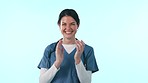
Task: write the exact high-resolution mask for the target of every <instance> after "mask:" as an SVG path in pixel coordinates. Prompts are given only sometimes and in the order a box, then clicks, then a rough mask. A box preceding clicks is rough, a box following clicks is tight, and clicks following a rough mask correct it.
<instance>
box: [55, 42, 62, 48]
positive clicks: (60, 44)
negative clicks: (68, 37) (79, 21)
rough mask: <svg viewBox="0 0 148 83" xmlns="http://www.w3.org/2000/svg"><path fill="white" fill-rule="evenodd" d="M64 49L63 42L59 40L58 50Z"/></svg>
mask: <svg viewBox="0 0 148 83" xmlns="http://www.w3.org/2000/svg"><path fill="white" fill-rule="evenodd" d="M61 49H62V40H59V42H58V43H57V46H56V50H61Z"/></svg>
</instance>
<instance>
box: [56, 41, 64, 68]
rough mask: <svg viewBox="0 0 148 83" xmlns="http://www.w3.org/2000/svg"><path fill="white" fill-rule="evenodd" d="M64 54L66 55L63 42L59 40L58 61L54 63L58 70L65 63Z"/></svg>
mask: <svg viewBox="0 0 148 83" xmlns="http://www.w3.org/2000/svg"><path fill="white" fill-rule="evenodd" d="M63 53H64V48H63V47H62V40H59V42H58V43H57V46H56V61H55V63H54V64H55V66H56V68H59V67H60V65H61V63H62V61H63V57H64V55H63Z"/></svg>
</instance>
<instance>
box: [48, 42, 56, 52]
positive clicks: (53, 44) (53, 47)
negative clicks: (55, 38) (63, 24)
mask: <svg viewBox="0 0 148 83" xmlns="http://www.w3.org/2000/svg"><path fill="white" fill-rule="evenodd" d="M56 44H57V42H53V43H51V44H49V45H48V46H47V47H46V48H45V50H55V47H56Z"/></svg>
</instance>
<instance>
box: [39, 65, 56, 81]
mask: <svg viewBox="0 0 148 83" xmlns="http://www.w3.org/2000/svg"><path fill="white" fill-rule="evenodd" d="M57 71H58V69H57V68H56V67H55V65H52V66H51V68H50V69H45V68H41V73H40V77H39V83H48V82H49V83H50V82H51V81H52V79H53V78H54V76H55V75H56V73H57Z"/></svg>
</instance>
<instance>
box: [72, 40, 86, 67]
mask: <svg viewBox="0 0 148 83" xmlns="http://www.w3.org/2000/svg"><path fill="white" fill-rule="evenodd" d="M75 43H76V49H77V51H76V53H75V56H74V59H75V62H76V64H79V63H80V61H81V55H82V53H83V51H84V46H85V43H84V42H83V41H82V40H81V41H79V40H76V41H75Z"/></svg>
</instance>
